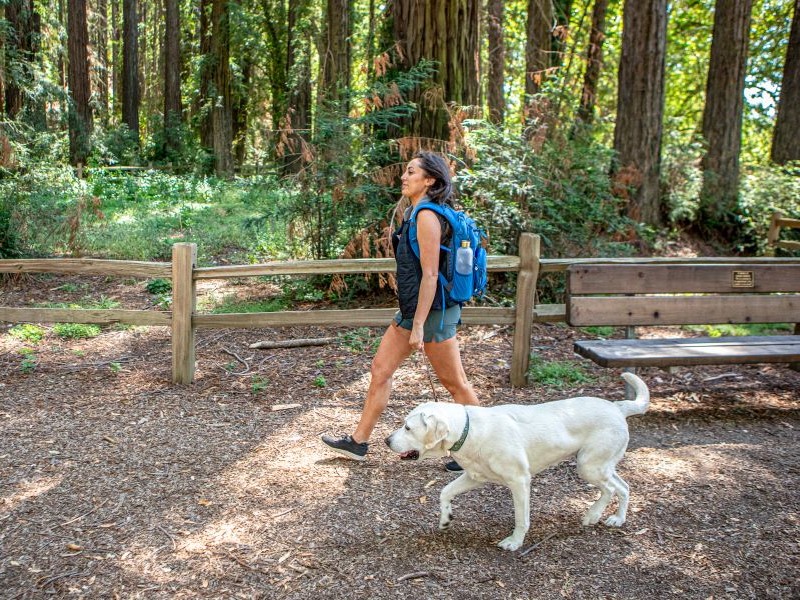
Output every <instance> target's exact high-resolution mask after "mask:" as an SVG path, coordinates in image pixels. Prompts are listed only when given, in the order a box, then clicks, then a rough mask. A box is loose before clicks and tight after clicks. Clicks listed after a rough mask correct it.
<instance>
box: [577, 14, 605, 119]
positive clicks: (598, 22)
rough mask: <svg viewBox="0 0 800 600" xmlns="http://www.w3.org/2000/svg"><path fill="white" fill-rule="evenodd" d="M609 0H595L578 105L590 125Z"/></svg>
mask: <svg viewBox="0 0 800 600" xmlns="http://www.w3.org/2000/svg"><path fill="white" fill-rule="evenodd" d="M607 10H608V0H595V3H594V10H593V11H592V29H591V31H590V32H589V47H588V48H587V49H586V70H585V71H584V74H583V91H582V92H581V103H580V106H579V107H578V119H579V120H580V121H582V122H583V123H585V124H586V125H589V124H591V123H592V121H593V120H594V109H595V105H596V104H597V101H596V99H597V82H598V81H599V80H600V71H601V70H602V68H603V40H605V37H606V11H607Z"/></svg>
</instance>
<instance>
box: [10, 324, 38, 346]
mask: <svg viewBox="0 0 800 600" xmlns="http://www.w3.org/2000/svg"><path fill="white" fill-rule="evenodd" d="M44 334H45V330H44V327H40V326H39V325H31V324H30V323H23V324H21V325H14V327H12V328H11V329H9V330H8V335H10V336H11V337H13V338H16V339H18V340H20V341H23V342H28V343H30V344H38V343H39V342H40V341H42V338H43V337H44Z"/></svg>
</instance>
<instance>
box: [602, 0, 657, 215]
mask: <svg viewBox="0 0 800 600" xmlns="http://www.w3.org/2000/svg"><path fill="white" fill-rule="evenodd" d="M666 33H667V0H625V7H624V13H623V32H622V56H621V58H620V64H619V80H618V99H617V122H616V126H615V128H614V149H615V151H616V154H617V160H616V164H615V165H614V168H613V169H612V174H613V175H614V179H615V183H616V184H617V185H618V186H621V189H622V188H626V189H632V194H631V196H630V201H629V204H628V214H629V215H630V217H631V218H632V219H635V220H637V221H643V222H645V223H648V224H651V225H659V224H660V223H661V205H660V197H659V173H660V163H661V132H662V117H663V113H664V61H665V55H666Z"/></svg>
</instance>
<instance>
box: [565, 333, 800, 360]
mask: <svg viewBox="0 0 800 600" xmlns="http://www.w3.org/2000/svg"><path fill="white" fill-rule="evenodd" d="M574 350H575V352H576V353H577V354H579V355H581V356H583V357H585V358H588V359H590V360H593V361H594V362H596V363H597V364H599V365H600V366H603V367H668V366H696V365H723V364H758V363H791V362H794V361H798V360H800V336H796V335H773V336H744V337H718V338H711V337H704V338H681V339H656V340H591V341H589V340H582V341H578V342H575V344H574Z"/></svg>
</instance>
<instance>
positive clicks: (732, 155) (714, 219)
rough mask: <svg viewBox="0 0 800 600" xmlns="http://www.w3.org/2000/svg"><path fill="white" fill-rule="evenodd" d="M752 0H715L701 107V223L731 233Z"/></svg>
mask: <svg viewBox="0 0 800 600" xmlns="http://www.w3.org/2000/svg"><path fill="white" fill-rule="evenodd" d="M751 8H752V0H717V2H716V6H715V11H714V33H713V37H712V40H711V58H710V60H709V64H708V79H707V82H706V104H705V108H704V110H703V137H704V138H705V140H706V143H707V150H706V154H705V156H704V157H703V161H702V167H703V189H702V191H701V193H700V222H701V223H705V224H706V226H707V227H709V228H711V229H715V230H717V232H719V233H720V234H722V235H727V234H730V233H732V232H734V231H735V230H736V222H735V220H734V213H735V212H736V208H737V205H738V192H739V150H740V148H741V143H742V107H743V104H744V76H745V70H746V68H747V50H748V44H749V38H750V35H749V34H750V13H751Z"/></svg>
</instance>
